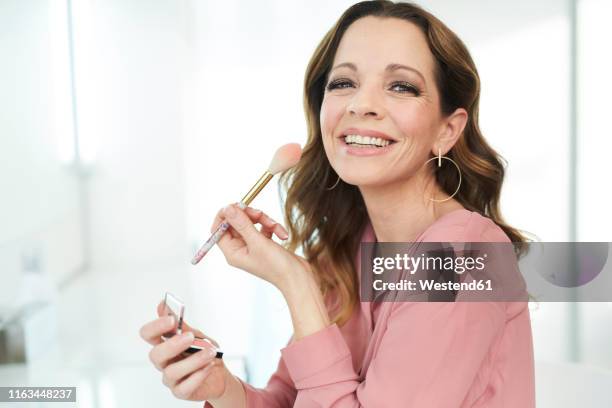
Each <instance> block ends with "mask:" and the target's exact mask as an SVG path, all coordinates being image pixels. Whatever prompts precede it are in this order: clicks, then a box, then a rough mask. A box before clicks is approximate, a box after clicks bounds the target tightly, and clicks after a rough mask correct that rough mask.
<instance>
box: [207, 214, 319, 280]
mask: <svg viewBox="0 0 612 408" xmlns="http://www.w3.org/2000/svg"><path fill="white" fill-rule="evenodd" d="M224 220H225V221H227V222H228V223H229V224H230V226H231V228H230V229H229V230H228V232H227V233H226V234H224V235H223V237H221V239H220V240H219V242H218V243H217V245H218V246H219V248H221V251H222V252H223V255H224V256H225V259H226V261H227V263H229V264H230V265H232V266H234V267H236V268H240V269H242V270H244V271H247V272H249V273H251V274H253V275H255V276H257V277H260V278H262V279H265V280H266V281H268V282H270V283H272V284H273V285H274V286H276V287H277V288H279V289H280V290H281V291H283V290H284V288H285V287H286V286H287V285H289V284H290V283H291V282H290V281H291V279H292V278H293V277H300V278H302V277H303V276H306V275H310V265H309V264H308V262H306V260H305V259H304V258H302V257H300V256H297V255H295V254H293V253H291V252H289V251H288V250H287V249H285V248H284V247H283V246H281V245H279V244H278V243H276V242H274V241H273V240H272V234H275V235H276V236H278V237H279V238H280V239H287V238H288V234H287V230H286V229H285V228H284V227H283V226H282V225H281V224H279V223H277V222H276V221H274V220H273V219H271V218H270V217H269V216H267V215H266V214H264V213H263V212H261V211H259V210H255V209H253V208H250V207H247V208H245V209H244V210H243V209H241V208H240V207H238V206H237V205H235V204H232V205H229V206H227V207H225V208H223V209H221V210H220V211H219V212H218V213H217V216H216V217H215V220H214V222H213V225H212V227H211V232H213V231H214V230H215V229H216V228H217V227H218V225H219V224H220V223H221V222H223V221H224ZM254 224H260V225H261V230H259V231H258V230H257V229H256V228H255V226H254Z"/></svg>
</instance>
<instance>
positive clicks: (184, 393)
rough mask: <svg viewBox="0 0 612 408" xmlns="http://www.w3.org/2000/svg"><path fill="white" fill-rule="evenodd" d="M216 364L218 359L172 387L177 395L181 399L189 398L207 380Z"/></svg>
mask: <svg viewBox="0 0 612 408" xmlns="http://www.w3.org/2000/svg"><path fill="white" fill-rule="evenodd" d="M215 365H216V361H212V362H211V363H210V364H208V365H207V366H206V367H204V368H203V369H201V370H198V371H196V372H195V373H193V374H191V375H190V376H189V377H187V378H186V379H185V380H183V381H182V382H181V383H179V384H178V385H177V386H176V387H174V388H173V389H172V393H173V394H174V396H175V397H177V398H180V399H188V398H189V397H190V396H191V395H192V394H193V393H194V392H195V390H196V389H198V388H199V387H200V385H201V384H202V383H203V382H204V381H205V380H206V378H207V377H208V375H209V374H210V373H211V372H212V370H213V368H214V367H215Z"/></svg>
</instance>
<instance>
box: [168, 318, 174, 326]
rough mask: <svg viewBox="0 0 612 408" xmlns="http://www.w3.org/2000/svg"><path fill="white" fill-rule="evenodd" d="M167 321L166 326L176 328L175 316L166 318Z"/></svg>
mask: <svg viewBox="0 0 612 408" xmlns="http://www.w3.org/2000/svg"><path fill="white" fill-rule="evenodd" d="M166 320H167V322H166V324H167V325H168V326H170V327H174V316H168V317H167V318H166Z"/></svg>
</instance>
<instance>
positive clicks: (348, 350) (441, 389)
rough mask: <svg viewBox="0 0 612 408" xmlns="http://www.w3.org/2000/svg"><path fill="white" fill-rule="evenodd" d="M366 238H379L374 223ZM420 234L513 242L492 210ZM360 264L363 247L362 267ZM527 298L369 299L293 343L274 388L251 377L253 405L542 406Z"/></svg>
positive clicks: (459, 214) (426, 238) (460, 215)
mask: <svg viewBox="0 0 612 408" xmlns="http://www.w3.org/2000/svg"><path fill="white" fill-rule="evenodd" d="M361 241H362V242H375V241H376V237H375V235H374V231H373V229H372V225H371V223H369V222H368V224H367V225H366V228H365V229H364V231H363V235H362V238H361ZM415 241H417V242H510V240H509V239H508V236H507V235H506V234H505V233H504V232H503V230H502V229H501V228H500V227H499V226H497V225H496V224H495V223H494V222H493V221H491V220H490V219H489V218H487V217H484V216H482V215H480V214H478V213H476V212H473V211H468V210H465V209H459V210H455V211H452V212H450V213H447V214H445V215H444V216H442V217H440V218H439V219H438V220H436V221H435V222H434V223H433V224H432V225H431V226H430V227H429V228H427V229H426V230H425V231H424V232H423V233H422V234H421V235H420V236H419V238H417V239H416V240H415ZM359 264H360V254H359V253H357V255H356V265H357V270H358V271H359V270H360V269H359V267H360V265H359ZM358 275H359V273H358ZM527 306H528V304H527V302H488V303H485V302H431V303H428V302H377V303H371V302H361V307H358V308H356V310H355V311H354V312H353V315H352V317H351V318H350V320H349V321H348V322H347V323H346V324H344V325H343V326H342V327H338V326H337V325H336V324H332V325H331V326H329V327H327V328H324V329H322V330H320V331H318V332H316V333H313V334H311V335H309V336H306V337H304V338H302V339H300V340H297V341H290V342H289V344H288V345H287V346H286V347H285V348H283V349H282V350H281V355H282V357H281V359H280V361H279V364H278V368H277V370H276V372H275V373H274V374H273V375H272V377H271V378H270V380H269V381H268V384H267V385H266V387H265V388H263V389H258V388H254V387H253V386H251V385H249V384H247V383H245V382H242V384H243V386H244V389H245V392H246V400H247V407H248V408H264V407H265V408H286V407H295V408H309V407H313V408H314V407H335V408H348V407H375V408H386V407H389V408H391V407H419V408H421V407H427V408H435V407H440V408H454V407H487V408H495V407H500V408H501V407H506V408H507V407H512V408H514V407H520V408H529V407H535V386H534V385H535V384H534V365H533V345H532V335H531V322H530V317H529V309H528V307H527ZM205 407H210V405H209V404H205Z"/></svg>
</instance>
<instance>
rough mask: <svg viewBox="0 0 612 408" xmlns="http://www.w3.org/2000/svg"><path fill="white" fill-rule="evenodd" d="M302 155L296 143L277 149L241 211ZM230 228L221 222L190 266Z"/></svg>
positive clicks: (247, 195) (248, 194) (242, 204)
mask: <svg viewBox="0 0 612 408" xmlns="http://www.w3.org/2000/svg"><path fill="white" fill-rule="evenodd" d="M301 155H302V148H301V147H300V145H299V144H298V143H289V144H286V145H284V146H281V147H279V148H278V150H277V151H276V153H274V157H273V158H272V161H271V162H270V165H269V166H268V170H266V171H265V172H264V174H263V175H262V176H261V177H260V178H259V180H257V183H255V184H254V185H253V187H251V189H250V190H249V192H248V193H246V195H245V196H244V197H242V200H240V202H239V203H238V206H239V207H240V208H242V209H245V208H246V207H247V206H248V205H249V204H250V203H251V201H253V199H254V198H255V197H257V194H259V192H260V191H261V190H262V189H263V188H264V187H265V186H266V184H268V181H270V180H271V179H272V177H274V175H275V174H277V173H280V172H282V171H285V170H287V169H290V168H291V167H293V166H295V165H296V164H297V162H298V161H299V160H300V157H301ZM229 227H230V225H229V223H227V222H222V223H221V224H220V225H219V226H218V227H217V229H216V230H215V232H213V234H212V235H211V236H210V238H208V240H207V241H206V242H205V243H204V245H202V247H201V248H200V250H199V251H198V252H197V253H196V254H195V256H194V257H193V259H192V260H191V263H192V265H196V264H197V263H198V262H200V260H202V258H204V255H206V254H207V253H208V251H210V249H211V248H212V247H213V246H214V245H215V244H216V243H217V242H219V240H220V239H221V237H222V236H223V234H225V231H227V229H228V228H229Z"/></svg>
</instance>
